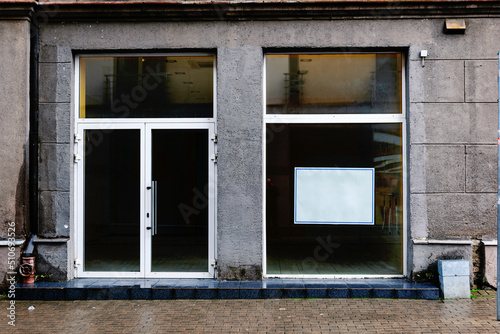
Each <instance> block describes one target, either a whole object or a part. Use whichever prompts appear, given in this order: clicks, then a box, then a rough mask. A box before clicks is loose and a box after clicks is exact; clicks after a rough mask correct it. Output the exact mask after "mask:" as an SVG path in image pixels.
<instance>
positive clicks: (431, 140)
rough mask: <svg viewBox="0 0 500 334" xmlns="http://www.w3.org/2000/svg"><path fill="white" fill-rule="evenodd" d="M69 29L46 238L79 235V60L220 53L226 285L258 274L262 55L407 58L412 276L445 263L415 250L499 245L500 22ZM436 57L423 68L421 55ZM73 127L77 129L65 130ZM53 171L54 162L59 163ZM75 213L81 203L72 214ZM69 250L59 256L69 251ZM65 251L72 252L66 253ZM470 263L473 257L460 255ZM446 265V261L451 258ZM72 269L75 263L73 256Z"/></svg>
mask: <svg viewBox="0 0 500 334" xmlns="http://www.w3.org/2000/svg"><path fill="white" fill-rule="evenodd" d="M466 21H467V25H468V28H467V31H466V33H465V35H445V34H443V32H442V28H443V20H442V19H428V20H427V19H422V20H419V19H407V20H378V21H377V20H372V21H370V20H343V21H342V20H332V21H307V20H304V21H279V22H278V21H276V22H265V21H263V22H189V23H181V22H171V23H168V22H164V23H85V24H83V23H82V24H77V23H71V24H68V23H65V24H57V25H47V26H44V27H42V29H41V39H40V43H41V64H40V87H41V92H40V98H41V109H42V110H43V112H42V114H41V124H45V125H43V126H44V127H47V130H45V129H40V131H41V134H43V136H45V137H44V138H43V139H42V138H41V146H40V156H41V160H40V175H41V178H40V190H41V193H40V198H41V202H42V199H43V203H41V204H42V205H41V211H43V217H44V218H42V221H41V224H40V226H41V231H44V232H43V233H45V235H46V236H48V237H54V236H70V237H71V240H70V244H69V245H68V252H69V250H70V249H72V248H74V247H73V245H72V243H73V241H72V240H73V239H74V234H73V232H72V230H68V229H66V228H65V227H64V225H67V224H68V221H69V222H70V224H69V226H71V224H72V223H73V222H72V220H73V217H72V215H71V208H70V209H68V208H67V205H68V204H67V203H68V202H69V203H73V201H74V195H73V194H72V191H71V183H72V176H71V168H72V163H71V158H70V157H71V144H70V141H69V139H70V137H71V132H70V131H68V130H67V129H68V125H69V124H71V122H72V119H73V115H72V114H71V110H73V109H72V107H71V105H72V97H73V92H72V85H73V84H74V79H73V78H72V75H73V68H72V52H75V53H79V52H82V51H85V50H88V51H94V50H99V51H102V50H104V51H109V52H115V51H120V50H137V51H138V52H155V51H156V50H167V51H168V50H171V51H178V50H183V49H199V50H207V49H209V50H217V51H216V52H217V57H218V59H217V69H218V75H217V98H218V101H217V108H218V116H217V120H218V124H217V126H218V129H217V131H218V133H219V143H218V151H219V163H218V175H217V177H218V190H217V194H218V198H217V239H218V240H217V242H218V249H217V254H218V259H219V267H220V277H221V278H237V277H242V276H245V277H247V278H258V277H259V273H260V270H261V269H262V255H263V254H262V235H263V228H262V216H263V213H262V210H263V207H262V168H263V166H264V165H263V162H262V138H261V136H262V126H263V123H262V113H263V101H262V86H261V85H262V80H263V78H262V62H263V58H262V55H263V52H265V51H266V48H291V49H295V50H313V51H314V50H315V49H317V48H323V49H325V48H329V49H335V50H342V51H360V50H363V48H367V47H371V48H377V50H380V51H384V50H390V49H391V48H396V47H397V48H401V50H406V51H407V52H408V62H407V63H408V64H407V69H408V71H407V76H408V90H407V93H408V95H407V100H408V104H407V115H408V118H407V120H408V129H409V133H408V141H407V143H408V148H409V151H408V153H409V154H408V163H409V168H408V171H409V194H408V195H409V196H408V204H409V205H408V208H409V218H410V219H409V230H408V241H409V245H408V247H409V252H408V254H409V255H410V257H409V259H408V272H407V274H408V275H410V274H411V272H412V271H414V270H421V269H422V268H427V267H429V266H430V267H432V266H433V265H434V264H435V261H437V260H439V259H441V258H443V257H445V256H449V254H451V253H450V251H449V249H448V248H449V247H448V246H442V247H441V246H439V247H438V246H429V245H420V244H419V245H418V247H417V246H416V247H417V248H416V249H415V250H413V249H412V247H413V242H412V240H413V239H424V240H426V239H436V240H440V239H470V238H472V237H475V238H479V239H485V240H486V239H490V240H492V239H496V232H495V231H496V230H495V226H496V225H495V224H496V210H495V208H496V205H495V203H496V195H495V191H496V190H495V189H496V173H495V171H496V121H497V119H496V73H497V70H496V68H495V64H496V59H497V52H498V50H500V40H498V38H494V37H493V36H497V32H498V31H500V20H497V19H467V20H466ZM423 49H425V50H428V52H429V56H428V57H427V59H426V62H425V67H422V64H421V59H420V57H419V53H420V51H421V50H423ZM68 117H69V119H68ZM51 161H52V162H51ZM71 205H74V204H71ZM61 251H63V250H62V249H61ZM64 251H65V250H64ZM452 253H453V254H455V255H457V256H464V257H468V258H469V259H470V252H468V251H466V250H461V252H458V253H457V252H452ZM447 254H448V255H447ZM68 258H71V256H70V255H68Z"/></svg>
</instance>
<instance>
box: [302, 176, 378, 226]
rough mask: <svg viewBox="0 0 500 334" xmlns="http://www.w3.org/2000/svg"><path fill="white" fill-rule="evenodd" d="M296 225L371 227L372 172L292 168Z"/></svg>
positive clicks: (373, 221) (373, 200)
mask: <svg viewBox="0 0 500 334" xmlns="http://www.w3.org/2000/svg"><path fill="white" fill-rule="evenodd" d="M294 202H295V203H294V205H295V208H294V210H295V213H294V216H295V218H294V221H295V224H366V225H373V224H374V223H375V218H374V204H375V169H374V168H310V167H296V168H295V196H294Z"/></svg>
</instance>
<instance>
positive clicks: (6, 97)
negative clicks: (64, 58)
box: [0, 20, 30, 285]
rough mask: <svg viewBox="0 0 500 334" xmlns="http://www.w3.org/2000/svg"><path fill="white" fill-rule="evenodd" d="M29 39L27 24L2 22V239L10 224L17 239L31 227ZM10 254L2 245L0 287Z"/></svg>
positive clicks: (0, 209) (0, 29) (0, 183)
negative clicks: (29, 192)
mask: <svg viewBox="0 0 500 334" xmlns="http://www.w3.org/2000/svg"><path fill="white" fill-rule="evenodd" d="M29 38H30V37H29V24H28V23H27V21H24V20H12V21H2V20H0V59H1V61H0V73H1V75H0V85H1V87H2V88H1V89H0V240H6V239H7V237H8V233H9V230H8V225H7V223H8V222H15V234H16V239H23V238H24V233H25V231H27V228H26V227H27V225H28V200H27V197H28V175H27V171H28V161H27V149H28V133H29V113H28V109H29V80H28V78H29V77H28V76H29V53H30V39H29ZM16 253H17V255H19V248H18V249H17V250H16ZM7 255H8V248H7V247H3V246H0V260H1V261H0V285H1V284H2V283H3V282H4V276H5V275H4V274H5V272H6V271H7V259H8V256H7ZM17 257H18V256H16V258H17Z"/></svg>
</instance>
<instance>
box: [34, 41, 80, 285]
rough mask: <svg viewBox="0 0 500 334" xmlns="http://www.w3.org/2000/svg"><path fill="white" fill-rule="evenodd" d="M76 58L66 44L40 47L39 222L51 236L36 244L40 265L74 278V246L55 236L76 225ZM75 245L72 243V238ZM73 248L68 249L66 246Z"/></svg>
mask: <svg viewBox="0 0 500 334" xmlns="http://www.w3.org/2000/svg"><path fill="white" fill-rule="evenodd" d="M72 62H73V58H72V55H71V50H70V49H68V48H64V47H59V46H54V47H50V46H49V47H42V48H41V51H40V58H39V86H40V91H39V104H40V105H39V110H40V113H39V161H38V163H39V170H38V189H39V202H38V203H39V226H38V236H39V238H42V239H48V240H47V243H43V242H39V243H37V244H36V246H35V250H36V253H37V262H36V269H37V271H38V272H40V273H45V274H48V275H51V278H52V279H56V280H64V279H68V278H71V277H72V275H73V272H72V270H71V268H72V263H73V260H74V251H73V249H74V247H73V246H70V247H68V246H67V245H66V243H65V242H56V243H54V242H51V241H52V240H53V239H58V240H60V239H63V240H64V238H69V237H70V236H71V231H72V224H73V222H72V219H71V208H72V207H71V189H72V187H73V180H72V175H73V160H72V136H73V125H72V124H73V122H72V119H73V118H72V109H71V108H72V104H71V97H72V96H73V94H72V87H73V81H72V80H73V63H72ZM72 245H73V243H72ZM68 249H69V252H68Z"/></svg>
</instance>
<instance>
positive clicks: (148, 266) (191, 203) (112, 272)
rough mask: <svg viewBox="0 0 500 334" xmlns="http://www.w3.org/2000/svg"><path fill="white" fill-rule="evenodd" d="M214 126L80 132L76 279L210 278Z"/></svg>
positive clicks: (84, 127)
mask: <svg viewBox="0 0 500 334" xmlns="http://www.w3.org/2000/svg"><path fill="white" fill-rule="evenodd" d="M213 136H214V126H213V123H160V122H151V123H148V122H140V123H135V122H124V123H110V124H103V123H99V124H97V123H96V124H91V123H84V124H79V125H78V134H77V137H76V138H77V141H76V147H75V151H76V155H75V162H76V166H77V167H76V173H77V180H78V181H77V194H78V199H77V211H78V212H77V220H78V245H77V252H78V255H77V256H78V259H79V260H80V261H79V262H80V265H79V266H78V267H77V272H78V276H79V277H213V275H214V268H213V267H212V266H211V262H212V261H211V259H214V238H213V236H214V175H215V174H214V168H215V166H214V154H215V143H214V141H213V140H212V139H213Z"/></svg>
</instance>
